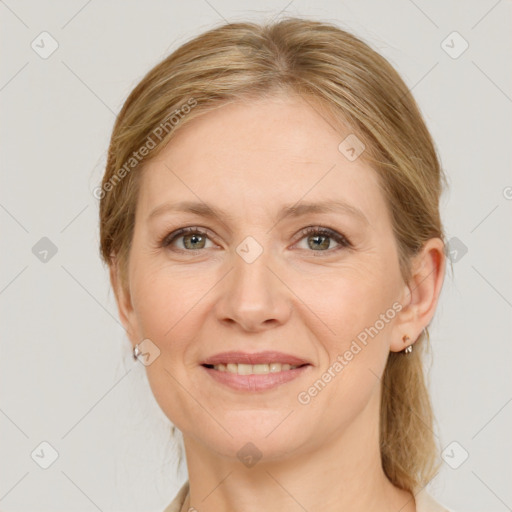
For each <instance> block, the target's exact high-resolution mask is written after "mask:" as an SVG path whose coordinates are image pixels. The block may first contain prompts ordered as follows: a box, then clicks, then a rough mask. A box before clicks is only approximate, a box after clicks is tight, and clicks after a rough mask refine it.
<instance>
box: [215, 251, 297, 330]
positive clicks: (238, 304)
mask: <svg viewBox="0 0 512 512" xmlns="http://www.w3.org/2000/svg"><path fill="white" fill-rule="evenodd" d="M270 260H271V258H268V257H267V255H266V253H265V252H263V254H261V255H260V256H259V257H258V258H257V259H256V260H255V261H253V262H251V263H249V262H248V261H246V260H245V259H244V258H243V257H241V256H240V255H239V254H238V253H235V254H234V255H233V259H232V264H233V267H234V268H233V269H232V270H231V272H229V274H228V275H227V276H226V278H225V279H223V281H224V283H223V286H222V288H221V289H219V290H218V292H219V296H218V297H219V298H218V300H217V303H216V307H215V310H216V315H217V318H218V319H219V321H221V322H224V323H225V324H236V325H238V326H239V327H240V328H241V329H243V330H245V331H250V332H258V331H263V330H266V329H270V328H275V327H278V326H279V325H283V324H285V323H286V321H287V320H288V318H289V316H290V314H291V310H292V301H291V295H292V294H291V292H290V289H289V288H288V287H287V286H286V284H285V282H284V279H283V277H282V276H280V275H279V273H278V272H276V270H274V268H271V267H276V265H274V264H272V261H270Z"/></svg>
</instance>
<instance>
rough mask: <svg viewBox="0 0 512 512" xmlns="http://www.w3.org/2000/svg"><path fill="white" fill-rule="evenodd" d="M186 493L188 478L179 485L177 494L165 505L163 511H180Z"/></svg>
mask: <svg viewBox="0 0 512 512" xmlns="http://www.w3.org/2000/svg"><path fill="white" fill-rule="evenodd" d="M187 493H188V480H187V481H186V482H185V483H184V484H183V485H182V486H181V489H180V490H179V491H178V494H176V496H175V497H174V499H173V500H172V501H171V503H169V505H167V507H166V508H165V510H164V511H163V512H180V510H181V507H182V506H183V503H184V502H185V498H186V496H187Z"/></svg>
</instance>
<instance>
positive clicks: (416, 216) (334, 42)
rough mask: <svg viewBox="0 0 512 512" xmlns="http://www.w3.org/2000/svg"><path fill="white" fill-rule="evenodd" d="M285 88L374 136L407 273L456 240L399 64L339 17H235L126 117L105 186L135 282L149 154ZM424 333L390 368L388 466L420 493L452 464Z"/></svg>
mask: <svg viewBox="0 0 512 512" xmlns="http://www.w3.org/2000/svg"><path fill="white" fill-rule="evenodd" d="M277 93H285V94H298V95H300V96H301V97H302V98H304V99H305V100H307V101H308V102H309V103H310V104H311V105H312V106H314V108H317V109H318V111H319V112H322V115H325V119H326V120H328V121H329V122H332V123H333V124H336V125H337V126H339V127H345V129H346V128H348V129H349V130H350V132H351V133H353V134H356V136H357V137H358V138H359V139H360V140H361V141H362V142H363V143H364V145H365V150H364V152H363V153H362V154H361V156H360V158H363V159H364V161H367V162H368V163H369V164H370V165H371V166H372V168H373V169H374V170H375V171H376V173H377V175H378V180H379V184H380V186H381V187H382V190H383V193H384V196H385V199H386V204H387V207H388V208H389V212H390V214H391V219H392V224H393V232H394V235H395V238H396V242H397V250H398V258H399V266H400V272H401V275H402V277H403V278H404V280H405V282H407V283H409V282H410V278H411V258H412V257H413V256H414V255H416V254H417V253H418V252H419V251H420V250H421V248H422V247H423V245H424V243H425V242H426V241H427V240H429V239H430V238H433V237H438V238H441V240H442V241H443V242H445V236H444V232H443V227H442V224H441V219H440V214H439V200H440V195H441V193H442V189H443V185H444V183H445V182H446V178H445V176H444V174H443V172H442V169H441V167H440V163H439V160H438V157H437V154H436V150H435V147H434V143H433V141H432V138H431V136H430V134H429V132H428V130H427V127H426V125H425V122H424V120H423V118H422V115H421V113H420V110H419V108H418V106H417V104H416V102H415V100H414V98H413V97H412V95H411V93H410V91H409V89H408V88H407V86H406V84H405V83H404V82H403V80H402V79H401V77H400V76H399V74H398V73H397V71H396V70H395V69H394V68H393V67H392V65H391V64H390V63H389V62H388V61H387V60H386V59H385V58H384V57H382V56H381V55H379V54H378V53H377V52H376V51H374V50H373V49H372V48H370V46H369V45H368V44H366V43H365V42H363V41H361V40H360V39H358V38H357V37H355V36H354V35H352V34H350V33H348V32H346V31H344V30H342V29H340V28H339V27H337V26H336V25H334V24H331V23H328V22H320V21H313V20H307V19H299V18H295V17H293V18H285V19H282V20H280V21H276V22H269V23H262V24H257V23H250V22H238V23H228V24H223V25H221V26H217V27H215V28H212V29H210V30H208V31H206V32H204V33H202V34H200V35H199V36H197V37H195V38H193V39H192V40H190V41H188V42H186V43H185V44H183V45H182V46H180V47H179V48H178V49H176V50H175V51H174V52H173V53H172V54H170V55H169V56H167V57H166V58H165V59H164V60H163V61H161V62H160V63H158V64H157V65H156V66H155V67H154V68H153V69H151V70H150V71H149V72H148V73H147V74H146V75H145V76H144V77H143V79H142V80H141V81H140V82H139V83H138V85H137V86H136V87H135V88H134V89H133V91H132V92H131V93H130V95H129V96H128V98H127V100H126V102H125V103H124V105H123V107H122V109H121V111H120V113H119V115H118V116H117V119H116V122H115V125H114V128H113V132H112V137H111V140H110V146H109V152H108V158H107V164H106V170H105V174H104V177H103V180H102V185H101V190H100V192H99V194H98V195H97V197H99V199H100V208H99V213H100V246H101V247H100V252H101V258H102V260H103V261H104V263H106V264H107V265H109V266H112V265H116V267H117V269H118V272H119V282H120V285H121V286H122V287H123V289H124V290H125V291H127V292H128V291H129V282H128V279H127V267H128V261H129V253H130V246H131V240H132V235H133V228H134V223H135V213H136V206H137V197H138V191H139V184H140V176H141V174H142V169H143V168H144V165H145V164H146V163H147V162H149V161H150V160H151V159H153V158H155V157H156V156H157V155H158V154H159V152H160V151H161V150H162V149H163V148H164V147H165V146H166V144H167V143H168V142H169V141H170V140H171V139H172V137H173V136H174V134H175V133H176V132H177V131H178V130H179V129H180V128H182V127H183V126H185V125H186V124H187V123H189V122H190V121H191V120H193V119H194V118H196V117H197V116H199V115H201V114H204V113H206V112H209V111H211V110H213V109H215V108H218V107H220V106H222V105H225V104H226V103H229V102H233V101H245V100H251V99H260V98H262V99H264V98H270V97H272V95H275V94H277ZM340 141H341V140H340ZM144 147H145V148H146V151H145V152H144V151H143V150H142V148H144ZM139 152H140V154H139ZM143 153H144V154H143ZM425 338H426V339H427V342H428V343H430V337H429V332H428V328H425V330H424V331H423V332H422V334H421V335H420V336H419V338H418V339H417V341H416V343H415V349H414V350H413V352H412V353H411V354H408V355H407V356H404V355H403V354H402V353H397V352H390V354H389V357H388V360H387V363H386V367H385V370H384V376H383V379H382V394H381V407H380V428H379V431H380V450H381V460H382V467H383V470H384V472H385V474H386V475H387V477H388V478H389V480H390V481H391V482H392V483H393V484H394V485H395V486H397V487H399V488H401V489H405V490H407V491H410V492H413V490H414V489H415V488H417V487H418V486H425V485H426V484H427V483H428V482H429V481H430V480H431V479H432V478H433V477H434V476H435V475H436V474H437V473H438V471H439V468H440V465H441V464H440V461H439V458H438V448H437V446H436V443H435V439H434V437H435V434H434V431H433V427H434V425H433V423H434V421H435V419H434V415H433V410H432V405H431V401H430V396H429V392H428V387H427V383H426V382H425V377H426V374H425V373H424V369H423V362H424V361H423V359H424V358H423V355H424V352H425V347H424V345H425V343H426V342H425Z"/></svg>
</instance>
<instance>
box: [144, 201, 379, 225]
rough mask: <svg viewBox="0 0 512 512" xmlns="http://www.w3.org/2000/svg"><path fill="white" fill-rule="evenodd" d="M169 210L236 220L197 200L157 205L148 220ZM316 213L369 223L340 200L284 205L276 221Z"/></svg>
mask: <svg viewBox="0 0 512 512" xmlns="http://www.w3.org/2000/svg"><path fill="white" fill-rule="evenodd" d="M168 212H186V213H192V214H195V215H199V216H201V217H205V218H212V219H218V220H222V219H226V220H234V219H235V218H236V215H233V214H231V213H230V212H228V211H226V210H222V209H220V208H217V207H214V206H211V205H208V204H206V203H202V202H196V201H181V202H179V203H163V204H161V205H160V206H157V207H156V208H155V209H154V210H153V211H152V212H151V213H150V214H149V215H148V221H149V220H150V219H152V218H154V217H157V216H160V215H162V214H164V213H168ZM315 213H342V214H345V215H349V216H352V217H355V218H357V219H359V220H361V221H363V222H364V223H365V224H369V222H368V219H367V217H366V215H365V214H364V213H363V212H362V211H361V210H359V208H356V207H355V206H352V205H351V204H348V203H345V202H344V201H340V200H332V201H323V202H320V203H306V202H302V203H300V204H295V205H287V206H284V207H283V208H282V209H281V211H280V212H279V214H278V216H277V219H276V221H277V222H280V221H282V220H283V219H285V218H290V217H301V216H303V215H308V214H315Z"/></svg>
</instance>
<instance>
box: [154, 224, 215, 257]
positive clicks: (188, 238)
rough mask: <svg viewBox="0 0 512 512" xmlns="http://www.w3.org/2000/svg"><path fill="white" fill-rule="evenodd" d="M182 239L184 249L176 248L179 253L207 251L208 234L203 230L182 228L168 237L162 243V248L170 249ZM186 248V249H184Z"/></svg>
mask: <svg viewBox="0 0 512 512" xmlns="http://www.w3.org/2000/svg"><path fill="white" fill-rule="evenodd" d="M180 238H182V239H183V242H182V248H176V250H178V251H188V252H190V251H195V250H200V249H205V244H206V240H209V238H208V234H207V232H206V231H203V230H202V229H199V228H195V227H189V228H181V229H178V230H177V231H173V232H172V233H170V234H169V235H166V236H165V237H164V238H163V239H162V240H161V241H160V244H159V245H160V246H161V247H169V246H170V245H172V244H174V243H175V242H176V241H177V240H179V239H180ZM183 247H184V248H183Z"/></svg>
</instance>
